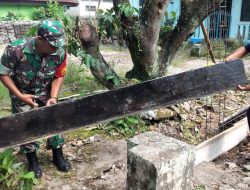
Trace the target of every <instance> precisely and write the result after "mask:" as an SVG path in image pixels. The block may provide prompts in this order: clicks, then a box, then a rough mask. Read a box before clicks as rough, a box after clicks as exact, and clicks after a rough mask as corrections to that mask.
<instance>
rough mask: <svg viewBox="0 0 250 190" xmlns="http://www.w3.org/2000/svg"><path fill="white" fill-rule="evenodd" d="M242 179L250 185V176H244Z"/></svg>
mask: <svg viewBox="0 0 250 190" xmlns="http://www.w3.org/2000/svg"><path fill="white" fill-rule="evenodd" d="M242 181H243V183H246V184H248V185H250V177H244V178H243V179H242Z"/></svg>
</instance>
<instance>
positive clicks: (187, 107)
mask: <svg viewBox="0 0 250 190" xmlns="http://www.w3.org/2000/svg"><path fill="white" fill-rule="evenodd" d="M183 107H184V109H185V110H186V111H187V112H189V111H190V110H191V106H190V104H189V103H188V102H184V103H183Z"/></svg>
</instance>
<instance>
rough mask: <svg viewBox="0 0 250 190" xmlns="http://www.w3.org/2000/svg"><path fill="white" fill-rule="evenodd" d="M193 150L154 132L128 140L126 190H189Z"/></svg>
mask: <svg viewBox="0 0 250 190" xmlns="http://www.w3.org/2000/svg"><path fill="white" fill-rule="evenodd" d="M194 159H195V147H193V146H190V145H188V144H186V143H184V142H182V141H179V140H176V139H173V138H170V137H166V136H164V135H162V134H160V133H157V132H146V133H143V134H140V135H137V136H135V137H133V138H132V139H129V140H128V159H127V160H128V175H127V176H128V178H127V189H158V190H163V189H172V190H180V189H181V190H189V189H191V177H192V170H193V165H194Z"/></svg>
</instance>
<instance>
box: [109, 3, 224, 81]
mask: <svg viewBox="0 0 250 190" xmlns="http://www.w3.org/2000/svg"><path fill="white" fill-rule="evenodd" d="M121 2H123V3H124V2H127V3H128V1H127V0H113V3H114V7H115V8H116V9H118V8H117V6H118V4H119V3H121ZM220 2H221V0H196V1H193V0H182V8H181V15H180V17H179V19H178V22H177V24H176V27H175V28H174V29H173V30H172V31H171V32H168V33H165V34H163V35H161V36H159V33H160V27H161V20H162V17H163V14H164V12H165V10H166V5H167V0H145V1H144V4H143V9H142V13H141V15H140V17H139V19H137V20H136V19H133V18H128V17H125V16H124V15H119V16H120V18H121V22H122V27H123V28H122V29H123V38H124V40H125V41H126V43H127V46H128V49H129V51H130V54H131V57H132V61H133V64H134V67H133V69H132V70H131V71H129V72H128V73H127V74H126V77H128V78H137V79H139V80H148V79H152V78H155V77H159V76H163V75H164V74H165V71H166V69H167V67H168V65H169V64H170V63H171V61H172V60H173V57H174V55H175V54H176V52H177V51H178V49H179V47H180V46H181V44H182V43H183V41H185V40H187V39H188V38H189V36H190V34H191V33H192V32H193V31H194V30H195V28H196V27H197V26H198V25H199V22H198V17H199V18H201V19H205V18H206V16H207V15H208V14H209V13H210V12H211V11H212V10H214V8H216V7H218V5H219V4H220Z"/></svg>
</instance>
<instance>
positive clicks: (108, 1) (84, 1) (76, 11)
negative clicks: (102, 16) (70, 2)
mask: <svg viewBox="0 0 250 190" xmlns="http://www.w3.org/2000/svg"><path fill="white" fill-rule="evenodd" d="M88 7H89V8H88ZM91 7H93V8H94V7H95V8H97V7H98V1H97V0H91V1H90V0H79V5H78V7H71V8H69V9H68V10H67V11H66V14H69V15H71V16H81V17H85V18H88V17H94V16H95V9H91ZM112 7H113V1H112V0H101V2H100V6H99V9H103V10H106V9H110V8H112Z"/></svg>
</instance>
